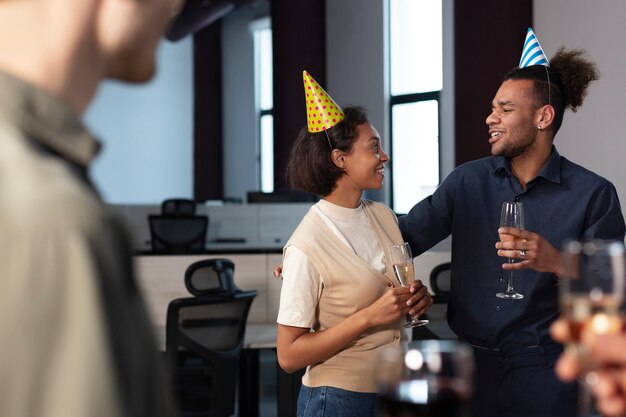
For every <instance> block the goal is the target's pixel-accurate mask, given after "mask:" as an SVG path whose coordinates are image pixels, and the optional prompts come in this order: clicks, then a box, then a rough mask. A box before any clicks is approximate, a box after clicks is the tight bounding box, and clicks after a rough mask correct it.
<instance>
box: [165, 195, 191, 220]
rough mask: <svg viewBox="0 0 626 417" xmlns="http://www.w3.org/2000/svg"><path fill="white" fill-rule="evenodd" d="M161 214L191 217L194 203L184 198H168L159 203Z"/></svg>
mask: <svg viewBox="0 0 626 417" xmlns="http://www.w3.org/2000/svg"><path fill="white" fill-rule="evenodd" d="M161 214H166V215H170V216H193V215H194V214H196V202H195V201H193V200H189V199H186V198H170V199H167V200H164V201H163V202H162V203H161Z"/></svg>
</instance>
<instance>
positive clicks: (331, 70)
mask: <svg viewBox="0 0 626 417" xmlns="http://www.w3.org/2000/svg"><path fill="white" fill-rule="evenodd" d="M442 4H443V18H444V26H443V31H444V36H443V44H444V57H443V60H444V80H443V82H444V89H443V92H442V95H441V101H440V104H441V109H442V110H441V112H442V117H441V119H442V120H441V124H442V126H441V132H440V141H441V149H442V161H441V162H442V164H441V166H442V174H443V177H445V176H446V175H447V174H448V173H450V171H451V170H452V169H453V168H454V165H453V164H454V101H453V100H454V95H453V91H454V73H453V68H454V62H453V55H454V54H453V47H454V43H453V28H452V23H453V14H454V13H453V12H454V10H453V1H452V0H444V1H443V2H442ZM388 25H389V10H388V1H383V0H342V1H333V0H327V1H326V53H327V56H326V59H327V61H326V65H327V86H326V87H327V91H328V93H329V94H330V95H331V96H332V97H333V99H334V100H335V101H336V102H337V103H338V104H339V105H340V106H343V105H346V104H354V105H362V106H365V108H366V109H367V110H368V116H369V119H370V121H371V122H372V124H373V125H374V126H375V127H376V129H377V130H378V131H379V133H380V134H381V135H382V139H383V144H384V146H385V147H386V148H387V149H389V131H390V120H389V111H388V109H389V68H388V67H389V51H388V48H387V45H388V32H389V30H388ZM388 191H389V177H387V179H386V184H385V187H384V190H383V191H382V192H376V191H368V192H366V194H367V197H368V198H372V199H377V200H382V201H385V202H387V203H390V199H389V197H388V196H389V192H388Z"/></svg>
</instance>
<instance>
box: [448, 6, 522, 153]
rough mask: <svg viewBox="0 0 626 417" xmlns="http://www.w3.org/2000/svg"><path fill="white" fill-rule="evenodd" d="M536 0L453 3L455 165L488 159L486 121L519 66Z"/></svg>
mask: <svg viewBox="0 0 626 417" xmlns="http://www.w3.org/2000/svg"><path fill="white" fill-rule="evenodd" d="M532 6H533V2H532V0H480V1H467V0H458V1H455V4H454V19H455V33H454V43H455V51H454V61H455V64H454V70H455V76H454V84H455V86H454V87H455V95H454V99H455V104H454V106H455V122H454V123H455V135H456V137H455V163H456V165H460V164H462V163H463V162H467V161H470V160H472V159H476V158H481V157H483V156H487V155H489V151H490V146H489V142H488V139H489V133H488V131H487V125H486V124H485V119H486V118H487V116H488V114H489V112H490V110H491V100H492V99H493V97H494V95H495V93H496V91H497V90H498V88H499V87H500V84H501V82H502V77H503V76H504V74H506V73H507V72H508V71H509V70H511V69H513V68H514V67H515V66H517V64H518V63H519V58H520V55H521V53H522V46H523V44H524V38H525V37H526V30H527V29H528V27H531V26H532V16H533V8H532Z"/></svg>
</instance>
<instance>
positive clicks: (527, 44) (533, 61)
mask: <svg viewBox="0 0 626 417" xmlns="http://www.w3.org/2000/svg"><path fill="white" fill-rule="evenodd" d="M531 65H544V66H546V67H549V66H550V63H549V62H548V58H546V55H545V54H544V53H543V49H541V45H540V44H539V41H538V40H537V37H536V36H535V32H533V30H532V29H531V28H528V31H527V32H526V40H525V41H524V49H523V50H522V58H521V59H520V61H519V67H520V68H525V67H530V66H531Z"/></svg>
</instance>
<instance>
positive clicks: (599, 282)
mask: <svg viewBox="0 0 626 417" xmlns="http://www.w3.org/2000/svg"><path fill="white" fill-rule="evenodd" d="M624 253H625V250H624V244H623V242H620V241H602V240H592V241H586V242H580V241H576V240H570V241H567V242H566V243H565V245H564V250H563V266H564V276H563V278H562V279H561V281H560V286H559V301H560V304H561V314H562V316H563V317H564V319H565V320H566V322H567V323H568V326H569V330H570V335H571V341H570V342H569V343H568V344H567V346H566V349H567V350H568V351H569V352H570V353H571V354H572V355H573V356H574V357H576V358H577V360H578V362H579V367H580V369H581V375H582V378H581V384H580V394H579V407H578V409H579V414H578V415H579V417H587V416H589V415H590V414H591V409H592V402H591V395H590V392H589V389H588V386H587V384H591V383H593V382H594V380H595V379H596V378H597V375H596V374H595V372H594V369H595V365H594V364H593V362H592V361H591V359H590V358H589V357H588V355H587V354H586V352H585V349H584V347H583V346H582V345H581V344H580V336H581V333H582V331H583V330H585V331H591V332H594V333H597V334H616V333H620V332H621V330H622V319H621V309H622V307H623V304H624V288H625V283H626V265H625V260H624Z"/></svg>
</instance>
